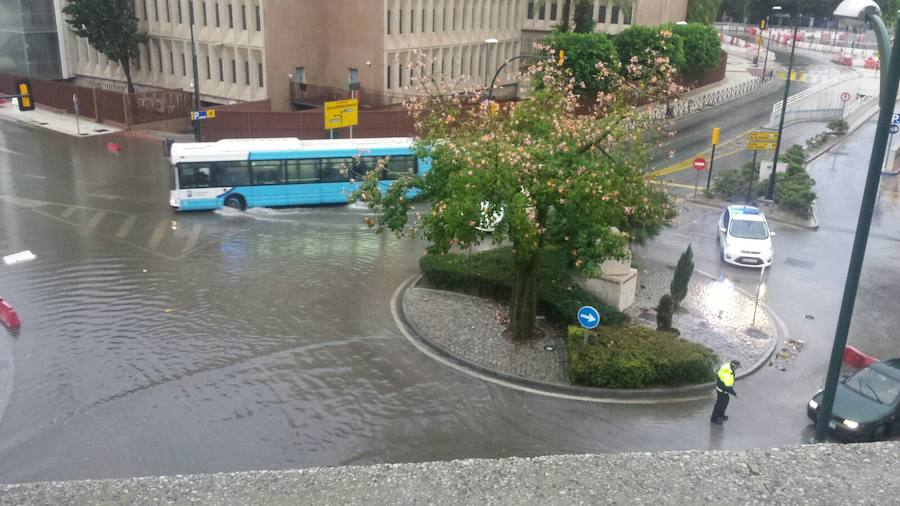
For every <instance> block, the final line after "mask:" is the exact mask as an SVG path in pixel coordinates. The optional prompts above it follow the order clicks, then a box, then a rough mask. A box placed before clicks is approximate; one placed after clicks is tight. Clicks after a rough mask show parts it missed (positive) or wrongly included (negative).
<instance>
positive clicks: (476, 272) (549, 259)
mask: <svg viewBox="0 0 900 506" xmlns="http://www.w3.org/2000/svg"><path fill="white" fill-rule="evenodd" d="M419 268H420V269H421V270H422V274H423V275H424V276H425V279H427V280H428V281H429V282H430V283H432V284H433V285H434V286H436V287H438V288H441V289H445V290H454V291H460V292H465V293H470V294H473V295H478V296H482V297H491V298H496V299H501V300H505V301H508V300H509V297H510V294H511V293H512V284H513V279H514V276H515V268H514V265H513V256H512V249H510V248H498V249H495V250H491V251H485V252H482V253H476V254H474V255H443V256H438V255H425V256H423V257H422V258H421V259H420V260H419ZM537 283H538V301H537V310H538V313H540V314H543V315H544V316H546V317H547V318H548V319H549V320H551V321H554V322H558V323H566V324H569V323H572V321H573V320H574V319H575V318H576V316H575V315H576V314H577V313H578V309H580V308H581V307H582V306H585V305H589V306H594V307H595V308H597V311H598V312H599V313H600V323H601V324H602V325H615V324H622V323H625V322H627V321H628V316H626V315H625V314H624V313H621V312H619V311H616V310H615V309H613V308H612V307H610V306H607V305H606V304H605V303H604V302H603V301H601V300H600V299H598V298H597V297H596V296H594V295H593V294H592V293H590V292H588V291H587V290H585V289H583V288H582V287H581V286H580V285H579V284H577V283H576V282H575V281H574V280H573V279H572V274H571V269H570V268H569V264H568V259H567V258H566V256H565V255H564V254H560V253H557V252H545V253H544V255H543V257H542V258H541V263H540V266H539V267H538V272H537Z"/></svg>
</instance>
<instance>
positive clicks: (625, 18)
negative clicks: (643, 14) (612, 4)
mask: <svg viewBox="0 0 900 506" xmlns="http://www.w3.org/2000/svg"><path fill="white" fill-rule="evenodd" d="M622 23H624V24H626V25H630V24H631V9H629V8H625V9H624V10H623V11H622Z"/></svg>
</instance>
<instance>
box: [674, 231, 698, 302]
mask: <svg viewBox="0 0 900 506" xmlns="http://www.w3.org/2000/svg"><path fill="white" fill-rule="evenodd" d="M693 274H694V250H693V249H692V248H691V245H690V244H689V245H688V247H687V249H686V250H684V253H682V254H681V256H680V257H679V258H678V264H677V265H676V266H675V275H674V276H672V283H670V284H669V293H670V294H671V295H672V305H673V306H674V307H678V304H681V301H683V300H684V298H685V297H687V292H688V284H690V282H691V276H692V275H693Z"/></svg>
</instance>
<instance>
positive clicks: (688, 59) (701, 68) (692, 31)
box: [666, 23, 722, 74]
mask: <svg viewBox="0 0 900 506" xmlns="http://www.w3.org/2000/svg"><path fill="white" fill-rule="evenodd" d="M666 26H667V27H668V29H670V30H671V31H672V33H674V34H675V35H678V36H680V37H681V38H682V39H684V59H685V67H684V69H683V70H684V72H686V73H688V74H702V73H703V72H705V71H707V70H709V69H714V68H716V67H718V66H719V59H720V57H721V53H722V42H721V41H720V40H719V32H717V31H716V28H715V27H714V26H711V25H706V24H700V23H690V24H687V25H666Z"/></svg>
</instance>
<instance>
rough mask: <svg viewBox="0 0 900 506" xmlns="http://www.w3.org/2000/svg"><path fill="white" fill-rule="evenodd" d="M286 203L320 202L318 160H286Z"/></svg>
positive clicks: (294, 204) (292, 204)
mask: <svg viewBox="0 0 900 506" xmlns="http://www.w3.org/2000/svg"><path fill="white" fill-rule="evenodd" d="M285 163H286V169H287V188H288V195H287V200H288V201H287V205H289V206H302V205H311V204H321V203H322V189H321V188H320V187H319V186H320V185H319V181H320V179H319V160H318V159H315V158H313V159H305V160H286V161H285Z"/></svg>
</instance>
